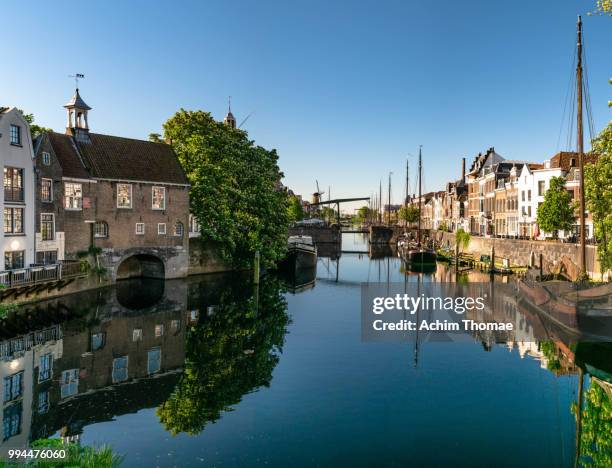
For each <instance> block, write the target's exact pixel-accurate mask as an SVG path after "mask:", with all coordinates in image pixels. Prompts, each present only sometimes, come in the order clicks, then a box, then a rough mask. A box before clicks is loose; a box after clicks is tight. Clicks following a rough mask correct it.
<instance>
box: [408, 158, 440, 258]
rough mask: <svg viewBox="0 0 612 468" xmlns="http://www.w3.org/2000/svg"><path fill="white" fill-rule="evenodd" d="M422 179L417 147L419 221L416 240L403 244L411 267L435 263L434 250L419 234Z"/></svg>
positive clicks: (421, 160)
mask: <svg viewBox="0 0 612 468" xmlns="http://www.w3.org/2000/svg"><path fill="white" fill-rule="evenodd" d="M422 179H423V159H422V155H421V147H419V221H418V226H417V239H416V242H410V243H407V244H404V246H403V247H404V248H403V249H402V250H403V257H404V260H406V262H407V263H408V265H409V266H410V267H411V268H413V269H414V268H415V267H416V268H423V267H428V266H429V267H434V266H435V265H436V251H435V250H433V249H430V248H428V247H427V246H425V244H424V242H423V239H422V235H421V212H422V209H421V202H422V200H421V199H422V193H421V185H422V184H421V181H422Z"/></svg>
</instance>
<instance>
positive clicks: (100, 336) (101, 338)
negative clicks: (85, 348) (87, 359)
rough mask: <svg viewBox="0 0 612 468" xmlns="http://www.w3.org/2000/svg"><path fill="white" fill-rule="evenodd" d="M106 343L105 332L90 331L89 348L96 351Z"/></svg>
mask: <svg viewBox="0 0 612 468" xmlns="http://www.w3.org/2000/svg"><path fill="white" fill-rule="evenodd" d="M105 344H106V333H104V332H100V333H92V334H91V350H92V351H98V350H99V349H102V348H104V345H105Z"/></svg>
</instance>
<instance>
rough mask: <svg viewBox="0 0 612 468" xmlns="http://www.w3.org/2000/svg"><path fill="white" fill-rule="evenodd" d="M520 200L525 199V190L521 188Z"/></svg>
mask: <svg viewBox="0 0 612 468" xmlns="http://www.w3.org/2000/svg"><path fill="white" fill-rule="evenodd" d="M521 200H522V201H525V191H524V190H521Z"/></svg>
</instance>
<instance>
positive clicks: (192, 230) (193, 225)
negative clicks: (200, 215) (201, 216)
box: [189, 214, 200, 234]
mask: <svg viewBox="0 0 612 468" xmlns="http://www.w3.org/2000/svg"><path fill="white" fill-rule="evenodd" d="M199 233H200V224H199V223H198V220H197V219H196V217H195V216H194V215H192V214H190V215H189V234H199Z"/></svg>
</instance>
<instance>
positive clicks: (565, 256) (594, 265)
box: [432, 231, 602, 280]
mask: <svg viewBox="0 0 612 468" xmlns="http://www.w3.org/2000/svg"><path fill="white" fill-rule="evenodd" d="M432 235H433V236H434V237H435V238H436V239H437V240H438V241H440V242H441V244H442V245H443V246H447V245H448V246H451V247H453V248H454V245H455V234H454V233H450V232H442V231H433V232H432ZM493 246H495V257H496V258H498V259H501V258H507V259H508V260H509V261H510V264H511V265H516V266H528V265H530V264H531V265H533V266H537V267H539V262H540V254H542V258H543V271H544V274H553V273H554V274H558V273H565V274H566V275H567V276H569V277H570V278H571V279H575V278H576V277H577V276H578V273H579V269H578V262H579V261H580V247H579V245H578V244H569V243H568V244H565V243H561V242H547V241H532V240H519V239H492V238H488V237H475V236H473V237H472V240H471V241H470V245H469V246H468V248H467V249H466V250H465V252H466V253H469V254H472V255H474V256H475V257H477V258H479V257H480V255H490V254H491V247H493ZM586 261H587V271H588V273H589V276H591V278H593V279H596V280H599V279H602V274H601V270H600V268H599V261H598V260H597V248H596V247H595V246H593V245H587V255H586Z"/></svg>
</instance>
